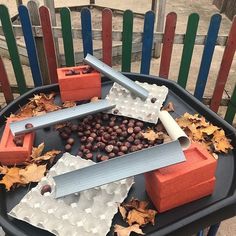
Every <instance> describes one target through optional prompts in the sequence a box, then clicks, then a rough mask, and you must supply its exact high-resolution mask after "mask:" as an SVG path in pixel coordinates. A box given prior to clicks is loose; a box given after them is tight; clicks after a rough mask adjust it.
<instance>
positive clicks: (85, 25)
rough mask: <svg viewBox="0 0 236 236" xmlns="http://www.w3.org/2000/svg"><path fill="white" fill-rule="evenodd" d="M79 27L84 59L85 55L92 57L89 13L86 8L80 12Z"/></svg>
mask: <svg viewBox="0 0 236 236" xmlns="http://www.w3.org/2000/svg"><path fill="white" fill-rule="evenodd" d="M81 27H82V39H83V49H84V57H86V55H87V53H89V54H91V55H93V38H92V23H91V12H90V10H89V9H88V8H83V9H82V10H81Z"/></svg>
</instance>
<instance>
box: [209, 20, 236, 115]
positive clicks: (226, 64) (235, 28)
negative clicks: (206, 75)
mask: <svg viewBox="0 0 236 236" xmlns="http://www.w3.org/2000/svg"><path fill="white" fill-rule="evenodd" d="M235 50H236V16H235V17H234V19H233V22H232V26H231V29H230V32H229V36H228V40H227V43H226V46H225V50H224V54H223V57H222V61H221V65H220V70H219V73H218V76H217V80H216V85H215V88H214V92H213V96H212V100H211V104H210V108H211V109H212V110H213V111H214V112H217V111H218V109H219V106H220V101H221V99H222V96H223V92H224V87H225V84H226V81H227V78H228V75H229V71H230V67H231V65H232V61H233V58H234V54H235Z"/></svg>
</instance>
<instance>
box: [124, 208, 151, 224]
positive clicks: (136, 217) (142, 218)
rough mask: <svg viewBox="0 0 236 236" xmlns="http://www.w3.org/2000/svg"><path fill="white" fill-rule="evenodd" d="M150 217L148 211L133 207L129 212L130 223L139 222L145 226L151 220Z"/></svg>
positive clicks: (128, 219) (128, 220) (128, 221)
mask: <svg viewBox="0 0 236 236" xmlns="http://www.w3.org/2000/svg"><path fill="white" fill-rule="evenodd" d="M148 218H149V216H148V214H147V213H144V212H140V211H137V210H135V209H133V210H131V211H129V212H128V215H127V223H128V224H129V225H132V224H134V223H137V224H138V225H140V226H143V225H146V224H147V223H148V222H149V220H148Z"/></svg>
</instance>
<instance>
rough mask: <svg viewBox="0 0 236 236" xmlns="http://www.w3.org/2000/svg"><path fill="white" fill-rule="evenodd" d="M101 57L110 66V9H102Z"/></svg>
mask: <svg viewBox="0 0 236 236" xmlns="http://www.w3.org/2000/svg"><path fill="white" fill-rule="evenodd" d="M102 58H103V62H104V63H106V64H107V65H109V66H112V11H111V9H108V8H106V9H104V10H103V11H102Z"/></svg>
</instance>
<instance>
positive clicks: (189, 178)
mask: <svg viewBox="0 0 236 236" xmlns="http://www.w3.org/2000/svg"><path fill="white" fill-rule="evenodd" d="M184 154H185V157H186V161H185V162H182V163H179V164H175V165H172V166H168V167H164V168H161V169H158V170H155V171H152V172H148V173H146V174H145V181H146V182H147V183H149V184H150V185H151V186H152V188H155V189H157V192H156V195H157V196H158V197H160V198H163V197H166V196H170V195H172V194H175V193H176V192H181V191H183V190H185V189H189V188H190V187H192V186H195V185H197V184H199V183H202V182H204V181H207V180H209V179H212V178H213V177H214V175H215V171H216V167H217V161H216V160H215V158H214V157H213V156H212V155H210V154H209V153H208V151H207V150H206V149H205V148H204V147H202V146H201V145H200V144H197V143H192V144H191V147H190V148H189V149H188V150H185V151H184Z"/></svg>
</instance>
